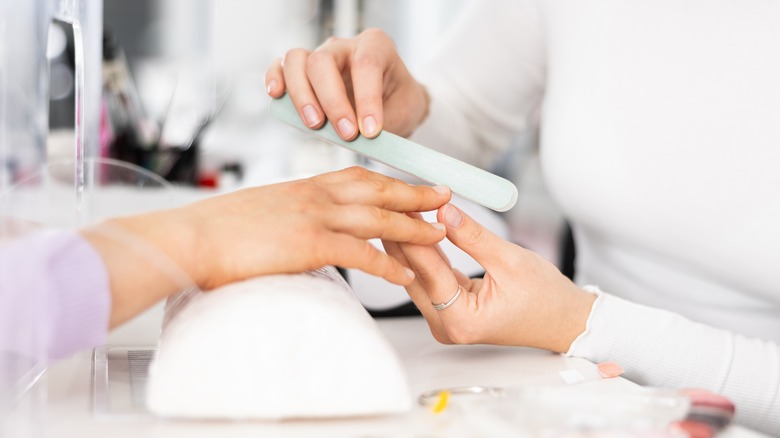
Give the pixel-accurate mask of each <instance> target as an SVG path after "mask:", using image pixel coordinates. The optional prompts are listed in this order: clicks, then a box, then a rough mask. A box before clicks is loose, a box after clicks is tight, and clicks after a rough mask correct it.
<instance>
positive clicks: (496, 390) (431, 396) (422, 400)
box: [417, 386, 504, 406]
mask: <svg viewBox="0 0 780 438" xmlns="http://www.w3.org/2000/svg"><path fill="white" fill-rule="evenodd" d="M443 391H447V392H449V393H450V394H451V395H454V396H458V395H487V396H490V397H498V396H500V395H502V394H503V393H504V388H501V387H499V386H459V387H455V388H443V389H434V390H432V391H425V392H423V393H422V394H420V396H419V397H417V403H419V404H420V405H421V406H426V405H429V404H431V403H432V402H435V401H436V399H438V397H439V394H441V393H442V392H443Z"/></svg>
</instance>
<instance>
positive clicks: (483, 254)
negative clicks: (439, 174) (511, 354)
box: [383, 204, 595, 352]
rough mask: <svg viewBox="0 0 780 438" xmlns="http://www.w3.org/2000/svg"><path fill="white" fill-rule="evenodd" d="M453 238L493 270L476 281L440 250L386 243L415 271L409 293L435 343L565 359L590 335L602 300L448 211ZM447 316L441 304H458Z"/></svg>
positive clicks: (443, 215)
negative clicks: (525, 350) (512, 348)
mask: <svg viewBox="0 0 780 438" xmlns="http://www.w3.org/2000/svg"><path fill="white" fill-rule="evenodd" d="M438 219H439V221H440V222H442V223H444V224H445V225H446V226H447V237H448V238H449V239H450V240H451V241H452V243H454V244H455V245H456V246H458V247H459V248H461V249H462V250H463V251H465V252H466V253H468V254H469V255H470V256H471V257H473V258H474V259H475V260H476V261H477V262H478V263H480V264H481V265H482V267H483V268H485V270H486V271H487V274H486V275H485V278H484V279H475V280H472V279H469V278H467V277H466V276H465V275H463V274H461V273H460V272H458V271H454V270H452V269H451V267H450V266H449V263H448V262H447V261H446V259H445V258H443V257H442V256H441V255H440V252H439V251H437V248H436V246H435V245H433V246H432V245H418V244H413V243H400V244H399V243H395V242H389V241H383V243H384V246H385V250H386V251H387V253H388V254H390V255H392V256H394V257H395V258H397V259H398V260H400V261H401V262H402V263H404V264H405V265H407V266H410V267H411V268H412V269H413V270H414V271H415V273H416V279H415V281H414V282H412V283H411V284H410V285H408V286H406V290H407V292H408V293H409V295H410V296H411V298H412V300H413V301H414V303H415V304H416V305H417V307H418V308H419V309H420V311H421V312H422V314H423V316H424V317H425V319H426V320H427V321H428V325H429V326H430V328H431V332H432V333H433V336H434V337H435V338H436V340H438V341H439V342H442V343H446V344H453V343H454V344H478V343H485V344H499V345H517V346H528V347H537V348H544V349H547V350H552V351H556V352H565V351H567V350H568V349H569V346H570V345H571V343H572V342H573V341H574V339H575V338H576V337H577V336H578V335H579V334H580V333H582V332H583V331H584V330H585V324H586V322H587V319H588V316H589V315H590V309H591V307H592V305H593V301H594V300H595V296H594V295H592V294H589V293H587V292H584V291H583V290H581V289H579V288H578V287H577V286H575V285H574V284H573V283H572V282H571V281H569V279H567V278H566V277H564V276H563V275H562V274H561V273H560V271H559V270H558V269H557V268H556V267H555V266H554V265H553V264H551V263H549V262H548V261H546V260H545V259H543V258H542V257H540V256H538V255H536V254H534V253H532V252H530V251H528V250H525V249H523V248H521V247H519V246H517V245H514V244H512V243H509V242H507V241H504V240H502V239H500V238H499V237H497V236H496V235H494V234H492V233H491V232H490V231H488V230H487V229H485V228H484V227H482V226H481V225H480V224H478V223H477V222H475V221H474V220H473V219H471V218H470V217H468V216H467V215H465V214H464V213H463V212H462V211H460V210H459V209H458V208H457V207H455V206H453V205H451V204H447V205H445V206H444V207H442V208H441V209H439V212H438ZM459 288H461V289H460V296H458V297H457V298H456V299H455V300H454V301H453V302H452V304H451V305H450V306H449V307H447V308H445V309H442V310H436V309H434V307H433V306H434V305H435V304H441V303H447V302H448V301H450V300H452V299H453V297H454V296H455V294H456V293H457V292H458V291H459Z"/></svg>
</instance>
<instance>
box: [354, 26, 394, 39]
mask: <svg viewBox="0 0 780 438" xmlns="http://www.w3.org/2000/svg"><path fill="white" fill-rule="evenodd" d="M360 36H361V37H365V38H371V39H389V38H390V37H389V36H388V35H387V33H385V31H383V30H382V29H380V28H378V27H369V28H368V29H366V30H364V31H363V32H361V33H360Z"/></svg>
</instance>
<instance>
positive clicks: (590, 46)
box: [414, 0, 780, 435]
mask: <svg viewBox="0 0 780 438" xmlns="http://www.w3.org/2000/svg"><path fill="white" fill-rule="evenodd" d="M421 78H422V81H423V82H424V83H426V85H427V87H428V88H429V91H430V94H431V96H432V101H431V108H430V113H429V116H428V119H426V122H425V123H424V124H423V126H421V127H420V128H419V129H418V131H417V132H415V134H414V139H415V140H417V141H419V142H421V143H422V144H426V145H429V146H432V147H435V148H438V149H440V150H443V151H446V152H447V153H450V154H452V155H455V156H457V157H459V158H462V159H465V160H467V161H471V162H474V163H477V164H481V165H487V164H488V163H490V162H491V160H492V159H493V158H494V157H495V155H496V154H495V153H496V152H498V151H501V150H502V149H504V148H506V147H507V146H508V145H509V143H510V140H511V139H512V137H513V136H514V135H516V134H517V133H518V132H521V131H523V130H532V129H537V128H540V143H539V148H540V149H539V152H540V159H541V165H542V170H543V175H544V178H545V181H546V183H547V185H548V188H549V189H550V191H551V193H552V195H553V197H554V198H555V199H556V200H557V202H558V203H559V204H560V206H561V208H562V209H563V211H564V213H565V214H566V216H567V217H568V219H569V220H570V222H571V224H572V227H573V230H574V234H575V242H576V247H577V260H576V270H577V276H578V278H577V282H578V283H579V284H583V285H584V284H594V285H598V286H599V287H600V288H601V289H602V290H603V291H605V293H604V294H602V295H601V296H600V297H599V298H598V300H597V301H596V303H595V305H594V308H593V311H592V313H591V316H590V319H589V321H588V329H587V331H586V332H585V333H583V335H581V336H580V337H579V338H578V339H577V341H575V343H574V344H573V345H572V347H571V350H570V351H569V354H572V355H576V356H582V357H585V358H588V359H590V360H592V361H596V362H599V361H604V360H614V361H617V362H618V363H620V364H621V365H623V366H624V367H625V368H626V370H627V372H626V376H627V377H628V378H630V379H632V380H634V381H636V382H638V383H641V384H646V385H652V386H664V387H697V388H703V389H709V390H714V391H717V392H719V393H722V394H724V395H726V396H728V397H729V398H731V399H732V400H733V401H734V402H735V403H736V405H737V421H738V422H740V423H742V424H745V425H747V426H749V427H753V428H756V429H758V430H761V431H764V432H769V433H772V434H779V435H780V348H779V347H778V342H780V277H778V274H777V273H778V271H780V2H777V1H775V0H717V1H712V0H635V1H630V2H627V1H620V0H487V1H481V2H476V3H475V4H474V5H473V6H472V7H470V9H469V10H468V11H467V12H466V13H464V14H463V16H462V18H461V19H460V21H458V23H457V24H456V25H455V27H454V29H453V30H452V32H450V33H449V34H448V36H447V37H446V38H445V40H444V41H443V43H442V45H441V46H440V47H439V49H438V51H437V55H436V56H435V57H434V59H433V60H432V62H431V64H430V67H429V68H428V69H426V72H425V73H424V75H422V76H421ZM521 202H522V200H521Z"/></svg>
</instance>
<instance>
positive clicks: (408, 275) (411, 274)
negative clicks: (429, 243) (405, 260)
mask: <svg viewBox="0 0 780 438" xmlns="http://www.w3.org/2000/svg"><path fill="white" fill-rule="evenodd" d="M404 270H405V271H406V276H407V277H409V278H414V271H412V270H411V269H409V268H404Z"/></svg>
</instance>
